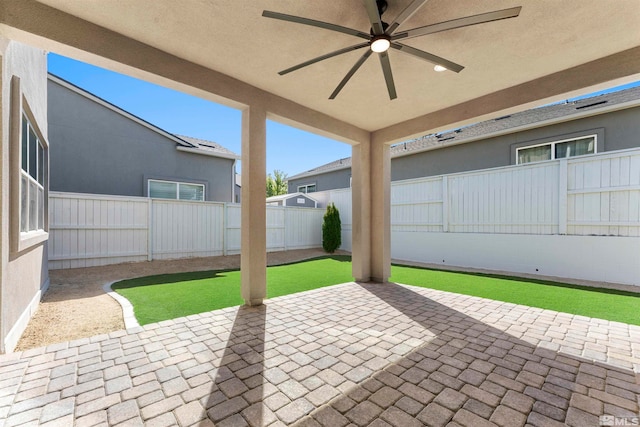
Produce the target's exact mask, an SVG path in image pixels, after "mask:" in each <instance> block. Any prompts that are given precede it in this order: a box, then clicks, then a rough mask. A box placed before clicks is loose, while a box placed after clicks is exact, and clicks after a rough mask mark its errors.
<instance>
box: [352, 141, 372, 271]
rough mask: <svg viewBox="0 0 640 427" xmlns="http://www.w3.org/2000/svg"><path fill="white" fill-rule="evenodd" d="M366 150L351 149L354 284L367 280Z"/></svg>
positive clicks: (368, 194)
mask: <svg viewBox="0 0 640 427" xmlns="http://www.w3.org/2000/svg"><path fill="white" fill-rule="evenodd" d="M369 148H370V145H369V144H358V145H354V146H353V147H352V149H351V218H352V220H351V262H352V267H351V268H352V274H353V278H354V279H355V280H356V281H358V282H368V281H369V279H371V241H370V237H371V235H370V228H371V210H370V206H369V205H370V204H371V181H370V179H369V170H370V152H369Z"/></svg>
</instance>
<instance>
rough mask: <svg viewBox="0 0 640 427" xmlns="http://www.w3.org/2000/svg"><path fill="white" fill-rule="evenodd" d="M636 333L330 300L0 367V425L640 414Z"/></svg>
mask: <svg viewBox="0 0 640 427" xmlns="http://www.w3.org/2000/svg"><path fill="white" fill-rule="evenodd" d="M639 343H640V327H637V326H631V325H626V324H621V323H616V322H607V321H604V320H600V319H591V318H586V317H582V316H573V315H570V314H565V313H556V312H552V311H549V310H540V309H536V308H531V307H525V306H519V305H514V304H507V303H502V302H496V301H490V300H486V299H481V298H474V297H468V296H463V295H455V294H451V293H446V292H439V291H433V290H429V289H421V288H415V287H409V286H401V285H396V284H364V285H361V284H356V283H347V284H343V285H338V286H333V287H328V288H324V289H319V290H315V291H310V292H305V293H301V294H296V295H289V296H285V297H280V298H274V299H272V300H269V301H267V303H266V305H265V306H262V307H234V308H228V309H223V310H217V311H213V312H208V313H202V314H198V315H193V316H188V317H186V318H180V319H173V320H168V321H163V322H160V323H157V324H152V325H147V326H145V327H138V328H134V329H130V330H128V331H117V332H114V333H111V334H108V335H100V336H96V337H91V338H87V339H82V340H78V341H72V342H67V343H59V344H54V345H50V346H48V347H46V348H40V349H33V350H29V351H25V352H23V353H16V354H9V355H4V356H0V426H14V425H16V426H17V425H37V424H40V425H50V426H55V425H70V424H73V423H75V425H77V426H82V425H87V426H89V425H98V424H108V425H119V424H122V425H141V424H142V423H144V424H146V425H158V426H164V425H167V426H168V425H180V426H187V425H202V426H205V425H214V424H215V425H221V426H224V425H251V426H256V425H272V426H278V425H294V424H295V425H299V426H327V427H328V426H332V427H333V426H337V427H341V426H346V425H355V426H365V425H371V426H389V425H391V426H413V425H416V426H419V425H427V426H445V425H449V426H452V427H453V426H468V425H473V426H482V425H486V426H496V425H498V426H515V425H534V426H538V425H548V426H553V425H558V426H560V425H575V426H589V425H594V426H596V425H597V424H598V422H599V421H598V417H599V416H600V415H614V416H620V417H622V416H633V415H638V403H639V401H640V379H639V377H638V375H637V373H638V372H639V371H640V359H639V357H640V344H639Z"/></svg>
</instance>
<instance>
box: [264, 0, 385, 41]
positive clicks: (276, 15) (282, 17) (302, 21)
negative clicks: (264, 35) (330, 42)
mask: <svg viewBox="0 0 640 427" xmlns="http://www.w3.org/2000/svg"><path fill="white" fill-rule="evenodd" d="M374 1H375V0H374ZM262 16H264V17H265V18H273V19H279V20H281V21H288V22H295V23H296V24H303V25H310V26H312V27H317V28H324V29H325V30H331V31H337V32H339V33H343V34H349V35H351V36H356V37H360V38H362V39H365V40H369V39H371V36H370V35H369V34H367V33H363V32H362V31H358V30H354V29H353V28H347V27H343V26H341V25H335V24H330V23H328V22H322V21H316V20H315V19H308V18H302V17H301V16H293V15H286V14H284V13H279V12H272V11H270V10H264V11H262Z"/></svg>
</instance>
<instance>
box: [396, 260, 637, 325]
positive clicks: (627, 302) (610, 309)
mask: <svg viewBox="0 0 640 427" xmlns="http://www.w3.org/2000/svg"><path fill="white" fill-rule="evenodd" d="M390 280H391V281H394V282H397V283H405V284H408V285H413V286H420V287H423V288H431V289H438V290H441V291H448V292H456V293H459V294H464V295H472V296H476V297H482V298H489V299H493V300H497V301H504V302H511V303H514V304H522V305H528V306H529V307H538V308H544V309H547V310H555V311H562V312H565V313H571V314H579V315H581V316H588V317H597V318H600V319H606V320H613V321H616V322H624V323H630V324H633V325H640V294H637V293H632V292H624V291H616V290H609V289H598V288H590V287H586V286H577V285H569V284H566V283H558V282H549V281H544V280H535V279H523V278H517V277H508V276H498V275H492V274H479V273H459V272H452V271H441V270H429V269H425V268H419V267H406V266H399V265H392V266H391V279H390Z"/></svg>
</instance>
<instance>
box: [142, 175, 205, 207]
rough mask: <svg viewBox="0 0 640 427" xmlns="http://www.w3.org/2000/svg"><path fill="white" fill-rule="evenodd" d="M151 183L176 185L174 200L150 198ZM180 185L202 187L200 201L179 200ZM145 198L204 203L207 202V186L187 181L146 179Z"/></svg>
mask: <svg viewBox="0 0 640 427" xmlns="http://www.w3.org/2000/svg"><path fill="white" fill-rule="evenodd" d="M151 181H153V182H167V183H169V184H176V198H175V199H169V198H166V197H151ZM180 184H184V185H199V186H201V187H202V200H187V199H181V198H180ZM147 196H148V197H149V198H150V199H158V200H182V201H186V202H204V201H205V200H207V186H206V184H202V183H200V182H188V181H170V180H167V179H154V178H148V179H147Z"/></svg>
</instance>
